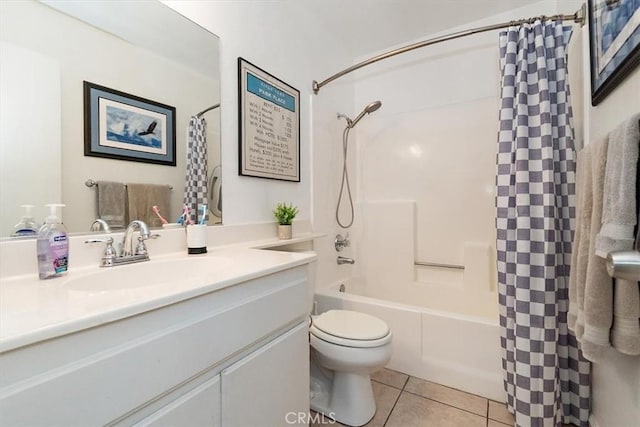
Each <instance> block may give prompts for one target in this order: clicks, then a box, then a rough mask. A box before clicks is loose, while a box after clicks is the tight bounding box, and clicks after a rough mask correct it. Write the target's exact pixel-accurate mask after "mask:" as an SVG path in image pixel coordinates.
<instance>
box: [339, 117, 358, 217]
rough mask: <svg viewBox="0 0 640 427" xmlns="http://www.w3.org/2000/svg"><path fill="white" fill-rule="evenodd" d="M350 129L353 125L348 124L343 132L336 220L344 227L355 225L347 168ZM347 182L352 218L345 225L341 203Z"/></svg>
mask: <svg viewBox="0 0 640 427" xmlns="http://www.w3.org/2000/svg"><path fill="white" fill-rule="evenodd" d="M349 130H351V127H349V126H347V127H346V128H345V130H344V132H343V133H342V153H343V156H342V182H341V183H340V194H339V195H338V205H337V206H336V221H337V222H338V225H339V226H340V227H342V228H349V227H351V226H352V225H353V218H354V212H353V199H352V198H351V186H350V185H349V171H348V170H347V146H348V144H347V143H348V142H349ZM345 183H346V184H347V195H348V196H349V208H350V209H351V220H350V221H349V224H347V225H344V224H343V223H342V221H340V205H341V203H342V193H343V192H344V187H345Z"/></svg>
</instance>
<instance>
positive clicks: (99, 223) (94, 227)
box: [89, 218, 111, 233]
mask: <svg viewBox="0 0 640 427" xmlns="http://www.w3.org/2000/svg"><path fill="white" fill-rule="evenodd" d="M101 228H102V229H103V230H104V232H105V233H111V227H109V224H108V223H107V221H105V220H104V219H102V218H98V219H96V220H95V221H93V222H92V223H91V227H89V231H100V229H101Z"/></svg>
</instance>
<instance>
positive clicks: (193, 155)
mask: <svg viewBox="0 0 640 427" xmlns="http://www.w3.org/2000/svg"><path fill="white" fill-rule="evenodd" d="M206 132H207V122H206V121H205V120H204V118H203V117H198V116H193V117H191V119H190V120H189V134H188V137H187V139H188V141H187V172H186V177H185V183H184V204H185V205H187V206H189V213H190V216H191V219H192V220H193V221H194V222H195V223H196V224H197V223H198V220H199V219H200V218H201V217H202V212H201V209H202V208H201V206H203V205H207V204H208V202H207V140H206ZM207 210H208V209H207ZM206 216H207V212H205V221H206Z"/></svg>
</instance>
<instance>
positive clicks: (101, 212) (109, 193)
mask: <svg viewBox="0 0 640 427" xmlns="http://www.w3.org/2000/svg"><path fill="white" fill-rule="evenodd" d="M97 192H98V194H97V199H98V218H100V219H102V220H104V221H105V222H106V223H107V224H109V226H110V227H111V228H112V229H117V228H124V227H125V226H126V225H127V223H128V220H127V211H126V200H127V187H126V186H125V184H124V183H122V182H112V181H98V183H97Z"/></svg>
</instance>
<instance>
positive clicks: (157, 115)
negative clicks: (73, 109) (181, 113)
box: [84, 81, 176, 166]
mask: <svg viewBox="0 0 640 427" xmlns="http://www.w3.org/2000/svg"><path fill="white" fill-rule="evenodd" d="M84 155H85V156H93V157H106V158H109V159H117V160H130V161H135V162H145V163H156V164H161V165H167V166H175V165H176V109H175V107H171V106H169V105H165V104H161V103H159V102H155V101H151V100H149V99H145V98H141V97H139V96H135V95H130V94H128V93H124V92H120V91H118V90H114V89H110V88H107V87H104V86H99V85H97V84H94V83H90V82H87V81H85V82H84Z"/></svg>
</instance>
